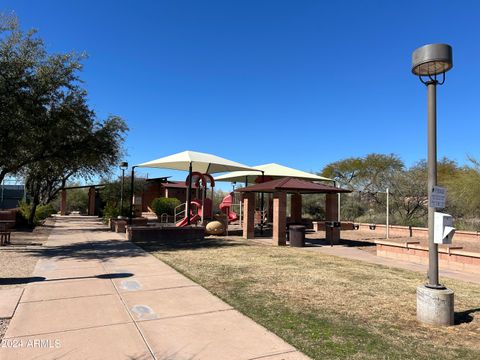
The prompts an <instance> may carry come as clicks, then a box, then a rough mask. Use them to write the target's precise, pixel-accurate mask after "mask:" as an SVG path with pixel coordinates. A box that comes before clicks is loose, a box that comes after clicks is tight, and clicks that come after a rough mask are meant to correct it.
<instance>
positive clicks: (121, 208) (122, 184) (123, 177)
mask: <svg viewBox="0 0 480 360" xmlns="http://www.w3.org/2000/svg"><path fill="white" fill-rule="evenodd" d="M119 167H120V170H122V183H121V188H120V217H122V215H123V188H124V185H125V184H124V183H125V170H127V169H128V162H126V161H122V162H121V163H120V164H119Z"/></svg>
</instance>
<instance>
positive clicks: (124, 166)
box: [120, 161, 128, 169]
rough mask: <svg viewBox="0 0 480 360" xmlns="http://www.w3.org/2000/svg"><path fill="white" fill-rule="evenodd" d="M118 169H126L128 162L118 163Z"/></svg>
mask: <svg viewBox="0 0 480 360" xmlns="http://www.w3.org/2000/svg"><path fill="white" fill-rule="evenodd" d="M120 169H128V162H126V161H122V162H121V163H120Z"/></svg>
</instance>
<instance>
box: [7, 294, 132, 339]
mask: <svg viewBox="0 0 480 360" xmlns="http://www.w3.org/2000/svg"><path fill="white" fill-rule="evenodd" d="M128 322H131V318H130V316H129V315H128V313H127V311H126V309H125V306H124V305H123V304H122V302H121V301H120V299H119V298H118V296H115V295H102V296H92V297H81V298H74V299H60V300H49V301H39V302H29V303H20V304H19V305H18V307H17V310H16V312H15V317H14V318H13V319H12V321H11V322H10V325H9V326H8V329H7V333H6V335H5V338H13V337H19V336H29V335H38V334H46V333H50V332H57V331H66V330H77V329H82V328H87V327H94V326H103V325H112V324H120V323H128Z"/></svg>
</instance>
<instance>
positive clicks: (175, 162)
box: [137, 151, 260, 174]
mask: <svg viewBox="0 0 480 360" xmlns="http://www.w3.org/2000/svg"><path fill="white" fill-rule="evenodd" d="M190 164H191V165H192V171H198V172H200V173H202V174H214V173H221V172H227V171H236V170H247V171H249V172H252V171H253V172H255V170H256V169H255V168H252V167H250V166H247V165H243V164H240V163H237V162H235V161H231V160H228V159H224V158H222V157H220V156H216V155H212V154H207V153H201V152H197V151H183V152H180V153H177V154H173V155H169V156H165V157H163V158H160V159H156V160H152V161H148V162H145V163H143V164H139V165H137V167H145V168H160V169H173V170H183V171H188V170H189V167H190ZM256 173H257V174H258V173H260V172H259V171H258V170H257V171H256Z"/></svg>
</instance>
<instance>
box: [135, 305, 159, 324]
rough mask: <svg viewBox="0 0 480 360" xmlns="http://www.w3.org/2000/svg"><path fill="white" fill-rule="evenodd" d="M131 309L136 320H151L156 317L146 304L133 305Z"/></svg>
mask: <svg viewBox="0 0 480 360" xmlns="http://www.w3.org/2000/svg"><path fill="white" fill-rule="evenodd" d="M131 310H132V312H133V313H134V314H135V316H136V317H137V320H151V319H156V318H158V315H157V314H156V313H155V312H154V311H153V310H152V308H151V307H150V306H147V305H135V306H134V307H132V309H131Z"/></svg>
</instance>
